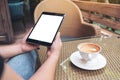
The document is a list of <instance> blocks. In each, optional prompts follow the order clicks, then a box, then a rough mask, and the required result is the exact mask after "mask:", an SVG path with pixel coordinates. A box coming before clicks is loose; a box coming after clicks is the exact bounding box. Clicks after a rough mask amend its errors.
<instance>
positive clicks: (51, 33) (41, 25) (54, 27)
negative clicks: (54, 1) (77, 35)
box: [26, 12, 65, 46]
mask: <svg viewBox="0 0 120 80" xmlns="http://www.w3.org/2000/svg"><path fill="white" fill-rule="evenodd" d="M64 15H65V14H63V13H53V12H42V14H41V15H40V17H39V19H38V20H37V22H36V24H35V25H34V27H33V29H32V30H31V32H30V34H29V35H28V37H27V39H26V41H27V42H29V43H33V44H40V45H44V46H51V45H52V43H53V41H54V39H55V37H56V34H57V32H58V30H59V28H60V26H61V24H62V22H63V19H64Z"/></svg>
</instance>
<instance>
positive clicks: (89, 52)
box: [77, 43, 101, 61]
mask: <svg viewBox="0 0 120 80" xmlns="http://www.w3.org/2000/svg"><path fill="white" fill-rule="evenodd" d="M77 48H78V50H79V52H80V55H81V57H82V59H84V60H86V61H88V60H92V59H94V58H95V57H96V56H97V55H98V54H99V53H100V51H101V47H100V46H99V45H98V44H96V43H80V44H78V46H77Z"/></svg>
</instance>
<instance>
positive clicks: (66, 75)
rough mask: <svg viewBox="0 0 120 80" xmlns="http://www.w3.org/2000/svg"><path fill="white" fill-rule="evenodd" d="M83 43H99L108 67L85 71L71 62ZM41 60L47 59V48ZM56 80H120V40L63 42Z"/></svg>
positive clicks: (102, 39) (41, 50) (41, 52)
mask: <svg viewBox="0 0 120 80" xmlns="http://www.w3.org/2000/svg"><path fill="white" fill-rule="evenodd" d="M83 42H93V43H97V44H99V45H100V46H101V47H102V52H101V54H102V55H103V56H104V57H105V58H106V60H107V65H106V66H105V67H104V68H102V69H100V70H94V71H89V70H83V69H80V68H78V67H76V66H74V65H73V64H72V63H71V62H70V59H69V57H70V55H71V54H72V53H73V52H75V51H77V45H78V44H79V43H83ZM38 52H39V53H40V60H41V62H42V63H43V62H44V61H45V59H46V57H45V52H46V48H45V47H43V46H41V48H40V50H39V51H38ZM55 80H120V38H117V37H114V36H113V37H111V38H91V39H82V40H74V41H68V42H63V47H62V54H61V57H60V60H59V62H58V66H57V69H56V76H55Z"/></svg>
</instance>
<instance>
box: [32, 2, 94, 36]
mask: <svg viewBox="0 0 120 80" xmlns="http://www.w3.org/2000/svg"><path fill="white" fill-rule="evenodd" d="M43 11H47V12H57V13H64V14H65V18H64V21H63V23H62V25H61V28H60V32H61V35H62V36H69V37H80V36H84V35H85V34H84V33H85V32H83V31H85V29H84V28H83V27H81V26H82V23H83V18H82V14H81V11H80V9H79V8H78V6H77V5H75V4H74V3H73V2H72V1H71V0H43V1H42V2H40V3H39V4H38V5H37V7H36V8H35V11H34V19H35V22H36V21H37V19H38V18H39V16H40V14H41V13H42V12H43ZM92 33H93V34H92V35H95V31H94V29H92Z"/></svg>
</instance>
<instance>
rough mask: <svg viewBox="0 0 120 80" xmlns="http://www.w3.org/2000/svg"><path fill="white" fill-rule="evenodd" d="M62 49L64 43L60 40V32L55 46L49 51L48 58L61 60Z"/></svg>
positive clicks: (54, 43)
mask: <svg viewBox="0 0 120 80" xmlns="http://www.w3.org/2000/svg"><path fill="white" fill-rule="evenodd" d="M61 48H62V42H61V38H60V32H58V33H57V36H56V38H55V40H54V42H53V44H52V45H51V47H49V48H48V50H47V56H48V57H50V56H54V57H57V58H59V56H60V53H61Z"/></svg>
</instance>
